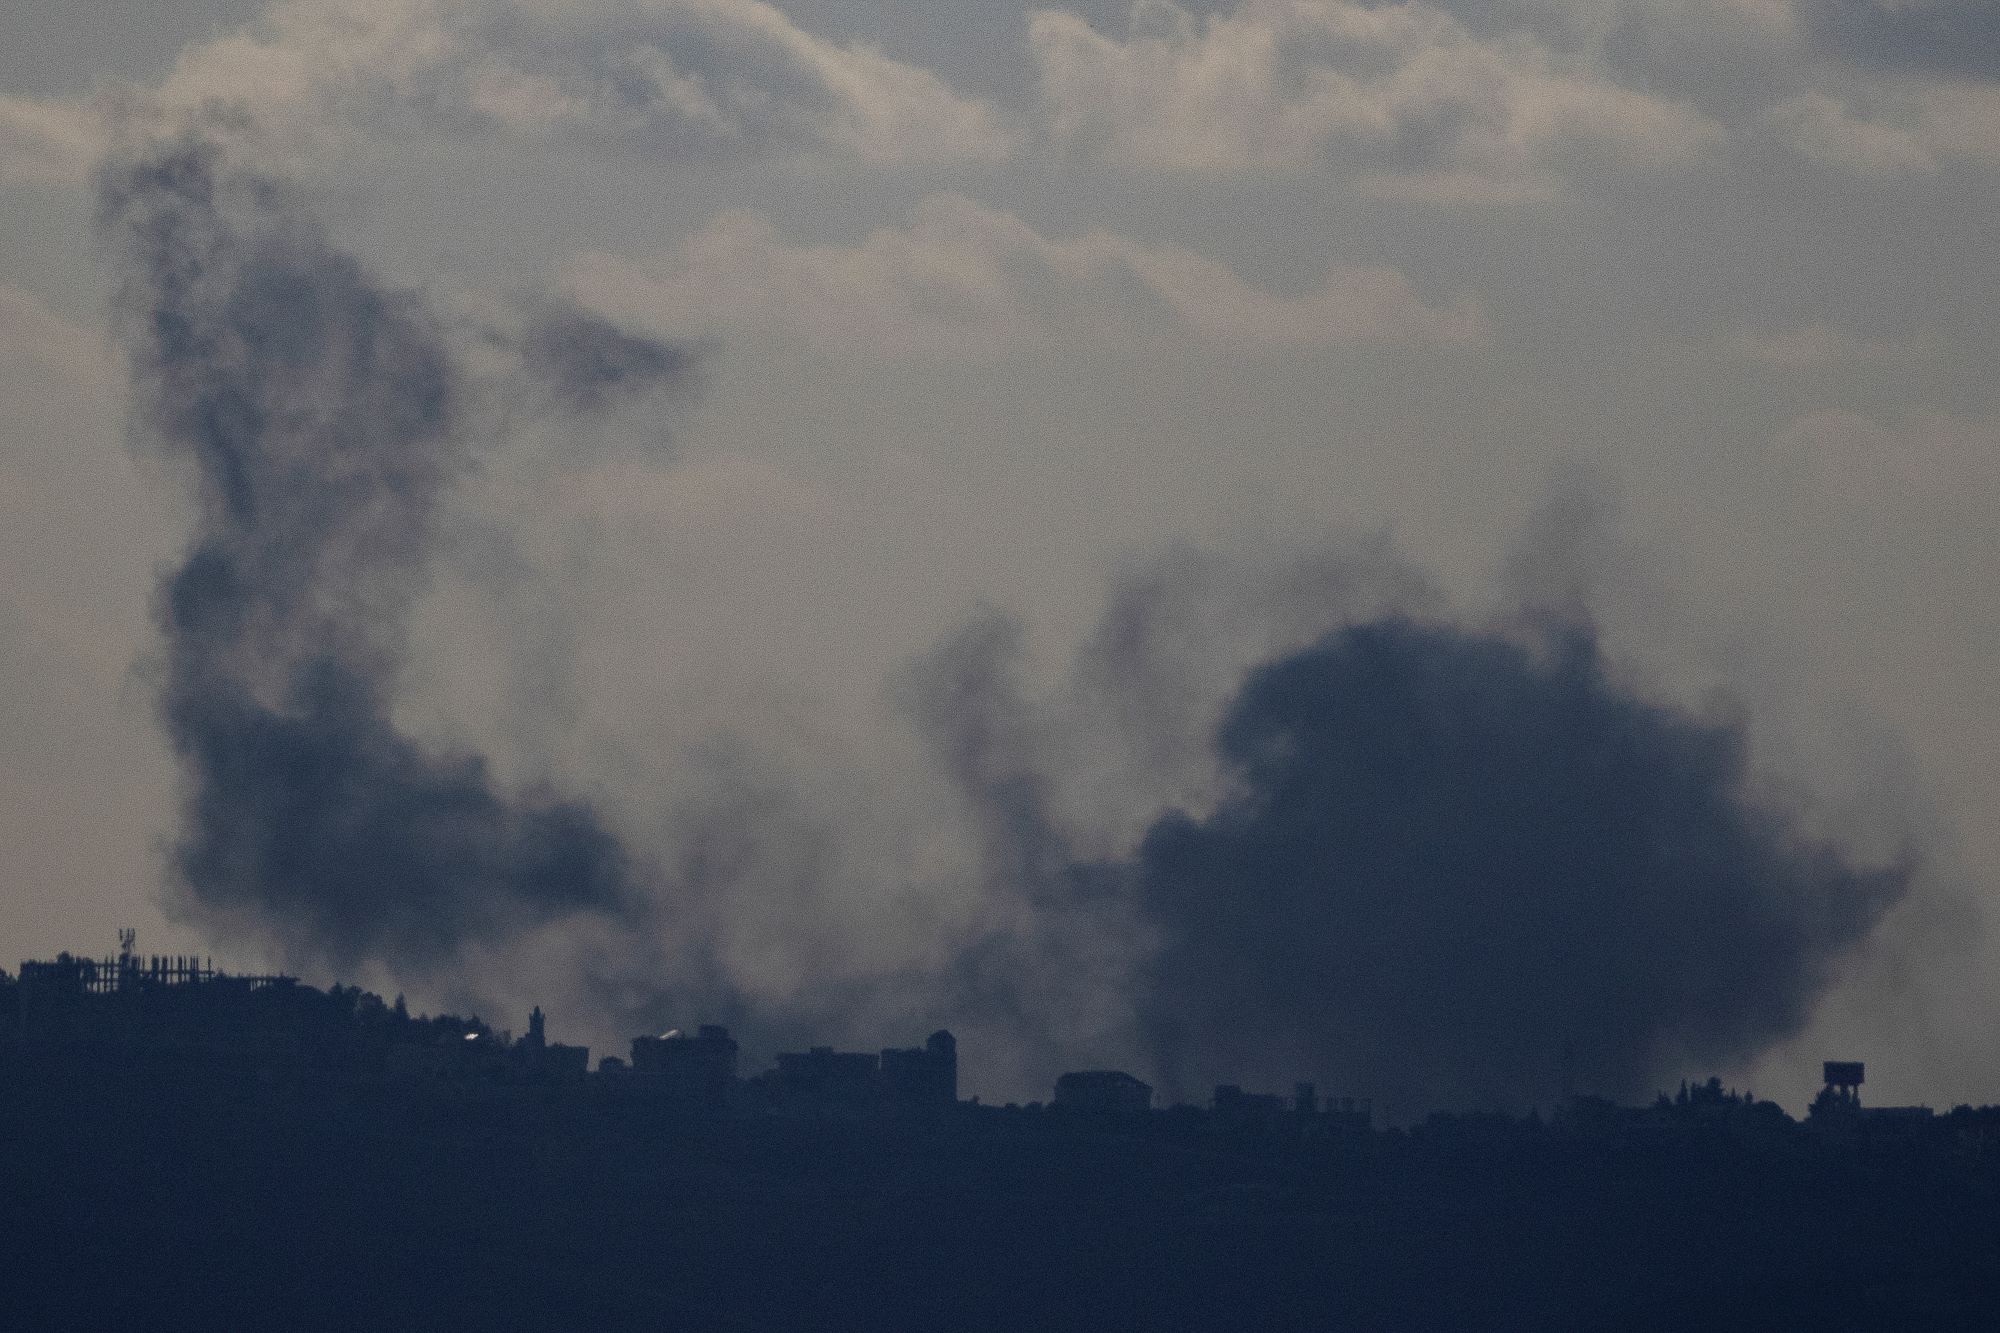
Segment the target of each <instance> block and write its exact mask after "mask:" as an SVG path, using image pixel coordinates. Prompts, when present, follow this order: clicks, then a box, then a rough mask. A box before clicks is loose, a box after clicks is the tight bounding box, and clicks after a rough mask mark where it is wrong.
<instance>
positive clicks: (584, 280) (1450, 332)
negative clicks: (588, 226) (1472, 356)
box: [567, 195, 1487, 356]
mask: <svg viewBox="0 0 2000 1333" xmlns="http://www.w3.org/2000/svg"><path fill="white" fill-rule="evenodd" d="M567 281H568V283H569V285H570V287H571V289H572V291H573V292H574V293H575V295H576V296H577V298H578V299H579V300H581V301H583V302H584V303H585V304H587V305H590V306H593V307H595V308H598V309H601V310H604V311H606V312H608V313H610V314H612V315H613V316H614V317H616V318H619V319H622V320H626V321H629V322H631V323H633V324H635V325H638V326H641V327H648V328H653V329H655V330H657V331H660V332H663V333H666V334H670V335H677V336H685V335H688V334H694V333H700V332H704V331H708V330H712V329H717V328H722V329H734V330H757V331H776V332H782V333H785V334H788V335H791V336H795V337H799V338H802V339H804V340H805V341H806V342H808V343H811V344H813V345H815V346H817V347H819V348H822V349H825V350H829V351H835V352H855V351H859V352H861V353H863V354H868V355H884V356H905V355H937V354H956V355H966V354H972V355H981V354H994V353H997V352H1000V351H1002V350H1004V349H1006V348H1007V347H1008V346H1010V345H1013V344H1015V343H1017V342H1019V341H1021V340H1024V339H1029V338H1042V337H1046V336H1049V335H1050V334H1052V333H1053V332H1056V331H1059V330H1062V329H1070V330H1072V331H1075V330H1079V329H1082V330H1093V331H1096V332H1099V333H1111V334H1116V335H1121V336H1123V337H1126V338H1128V339H1129V338H1131V337H1134V336H1138V335H1141V334H1143V333H1144V332H1145V331H1147V330H1151V329H1154V328H1164V329H1167V330H1171V331H1172V332H1173V333H1174V334H1175V335H1176V336H1179V337H1182V338H1186V339H1190V340H1193V341H1195V342H1198V343H1201V344H1203V345H1206V346H1210V347H1217V348H1224V349H1233V350H1237V351H1242V352H1258V351H1270V350H1274V349H1283V348H1288V347H1310V346H1319V345H1324V344H1329V343H1344V342H1393V343H1467V342H1476V341H1478V340H1480V339H1481V338H1483V337H1484V336H1485V334H1486V331H1487V324H1486V318H1485V315H1484V313H1483V312H1482V310H1481V308H1480V306H1479V304H1478V302H1477V301H1476V300H1474V299H1473V298H1471V297H1469V296H1460V297H1458V298H1456V299H1454V300H1453V301H1451V302H1450V303H1449V304H1446V305H1434V304H1430V303H1428V302H1426V301H1425V300H1424V299H1423V298H1422V297H1421V296H1419V294H1418V293H1417V292H1416V290H1415V289H1414V287H1413V286H1412V284H1411V283H1410V281H1409V279H1408V278H1406V277H1405V276H1404V275H1403V274H1402V273H1401V272H1399V271H1397V270H1395V269H1388V268H1374V267H1349V266H1343V265H1339V264H1333V265H1329V266H1328V267H1327V268H1326V269H1325V270H1323V271H1322V274H1321V275H1320V278H1319V280H1318V282H1317V283H1316V284H1315V285H1313V286H1312V287H1310V288H1308V289H1307V290H1305V291H1304V292H1301V293H1298V294H1280V293H1276V292H1272V291H1269V290H1266V289H1264V288H1261V287H1257V286H1255V285H1253V284H1251V283H1249V282H1247V281H1245V280H1244V279H1243V278H1242V277H1240V276H1238V275H1237V274H1236V273H1235V272H1233V271H1232V270H1231V269H1229V268H1228V267H1227V266H1226V265H1223V264H1221V263H1219V262H1217V261H1216V260H1213V259H1210V258H1207V257H1205V256H1203V255H1200V254H1197V253H1196V252H1194V251H1192V250H1188V249H1185V248H1182V247H1179V246H1171V245H1153V244H1149V243H1146V242H1143V241H1138V240H1135V239H1133V238H1131V237H1127V236H1122V235H1118V234H1115V233H1111V232H1104V231H1094V232H1087V233H1084V234H1082V235H1077V236H1071V237H1062V238H1051V237H1047V236H1044V235H1042V234H1041V233H1039V232H1037V231H1035V230H1034V229H1033V228H1032V227H1030V226H1029V225H1028V224H1027V223H1026V222H1024V221H1022V220H1021V219H1020V218H1018V217H1015V216H1014V215H1013V214H1010V213H1005V212H1000V211H997V210H994V209H990V208H988V207H986V206H984V205H982V204H979V203H976V202H974V201H972V200H970V199H966V198H964V197H962V196H959V195H934V196H932V197H930V198H928V199H926V200H924V201H923V202H922V203H921V204H919V205H918V206H917V208H916V210H915V212H914V215H913V216H912V217H911V219H910V221H909V223H908V224H907V225H904V226H901V227H884V228H880V229H877V230H876V231H873V232H871V233H869V234H868V236H867V237H865V238H864V239H863V240H861V241H860V242H859V243H858V244H855V245H846V246H843V245H797V244H793V243H791V242H789V241H787V240H785V239H784V237H783V236H781V235H780V234H779V232H778V230H777V228H776V227H775V226H773V225H772V223H771V222H770V221H769V220H767V219H766V218H764V217H762V216H760V215H758V214H756V213H750V212H741V211H738V212H730V213H726V214H723V215H722V216H720V217H718V218H716V219H715V220H714V221H712V222H711V223H710V224H709V225H708V226H707V227H705V228H703V229H702V230H701V231H700V232H698V233H697V234H695V235H694V236H691V237H689V238H688V239H687V240H685V241H683V242H682V243H681V244H680V245H678V246H677V247H675V248H674V249H673V250H672V251H669V252H668V253H666V254H664V255H661V256H658V257H656V258H653V259H650V260H642V261H634V260H629V259H625V258H620V257H616V256H611V255H605V254H592V255H586V256H583V257H581V258H579V259H578V260H576V261H573V262H572V264H571V265H570V266H569V269H568V272H567Z"/></svg>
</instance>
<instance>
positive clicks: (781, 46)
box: [0, 0, 1011, 178]
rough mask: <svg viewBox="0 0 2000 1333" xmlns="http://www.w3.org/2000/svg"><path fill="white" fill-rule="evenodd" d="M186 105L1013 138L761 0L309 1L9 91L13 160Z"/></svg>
mask: <svg viewBox="0 0 2000 1333" xmlns="http://www.w3.org/2000/svg"><path fill="white" fill-rule="evenodd" d="M189 117H195V118H198V119H199V120H201V121H202V122H203V123H204V125H205V127H206V129H207V132H209V133H210V134H211V135H214V134H217V133H220V132H221V131H222V129H223V128H225V127H233V128H234V129H235V130H236V131H237V137H239V138H245V139H248V140H252V141H254V143H255V145H256V146H257V147H259V148H261V149H262V150H264V151H265V152H266V153H268V154H275V155H276V157H277V159H278V160H279V161H280V162H282V163H283V164H284V165H286V166H290V167H296V166H298V165H299V163H300V161H301V160H302V159H307V158H311V157H314V156H316V155H318V154H323V153H325V152H327V151H329V150H337V149H339V148H341V147H343V146H345V145H347V144H348V143H350V142H351V141H352V140H354V139H355V138H357V137H361V138H368V137H380V138H390V139H395V138H401V137H407V136H410V135H413V134H416V135H421V134H427V133H435V132H444V133H452V134H459V135H465V136H472V137H495V138H508V139H514V140H519V141H529V142H547V143H563V144H584V145H588V146H591V147H594V148H598V149H605V150H612V151H618V152H625V153H631V154H637V155H641V156H646V157H652V158H660V159H666V160H682V159H688V158H698V159H716V158H720V159H737V158H743V157H753V156H762V155H770V154H788V153H829V154H833V155H836V156H841V157H848V158H856V159H860V160H863V161H868V162H875V163H901V162H913V161H958V160H993V159H998V158H1002V157H1005V156H1006V155H1007V154H1008V152H1009V151H1010V147H1011V138H1010V135H1009V133H1008V131H1007V130H1006V128H1005V127H1004V126H1003V125H1002V124H1001V123H1000V121H999V119H998V117H997V114H996V113H995V111H994V110H993V109H992V108H991V107H990V106H988V105H986V104H984V103H981V102H977V101H969V100H966V99H964V98H961V97H959V96H958V95H957V94H955V93H954V92H953V91H952V90H951V89H950V88H949V87H948V86H946V84H945V83H944V82H943V81H942V80H940V79H939V78H937V77H936V76H935V75H933V74H931V73H929V72H928V71H925V70H922V69H919V68H917V67H915V66H912V65H907V64H904V63H902V62H900V61H897V60H893V59H891V58H890V57H888V56H886V55H884V54H883V53H882V52H881V51H879V50H877V49H876V48H874V47H871V46H868V45H865V44H860V43H839V42H832V41H828V40H825V39H823V38H820V37H816V36H814V35H812V34H810V33H808V32H806V31H804V30H803V29H801V28H799V27H798V26H797V25H796V24H794V23H793V22H792V21H791V20H790V19H789V18H788V17H786V15H785V14H784V12H783V11H781V10H779V9H777V8H775V7H774V6H772V5H769V4H765V3H763V0H563V2H562V3H530V2H529V0H310V2H308V0H296V2H295V3H289V4H283V5H280V6H278V7H276V8H274V9H273V10H271V11H270V12H269V13H268V14H266V15H265V16H264V17H262V18H261V19H259V20H258V21H257V22H255V23H253V24H251V25H249V26H247V27H244V28H241V29H237V30H235V31H232V32H229V33H227V34H225V35H222V36H219V37H217V38H215V39H214V40H212V41H209V42H205V43H199V44H195V45H192V46H189V47H188V48H186V49H185V50H183V51H182V52H181V54H180V57H179V59H178V61H177V62H176V63H175V65H174V68H173V70H172V72H171V73H170V74H169V75H168V76H167V78H166V79H165V81H164V82H163V83H162V84H161V85H160V86H159V87H158V88H157V89H150V90H132V89H127V90H123V91H122V92H120V93H118V94H116V95H112V96H107V97H104V98H100V99H97V100H95V101H92V102H79V101H49V102H32V101H24V100H21V99H0V166H9V165H11V169H12V171H14V172H19V173H23V174H28V173H39V174H42V175H61V176H64V177H66V178H69V177H74V176H75V175H76V174H77V166H76V164H77V162H78V161H80V160H87V159H88V158H89V157H90V156H94V150H95V149H97V148H98V147H100V146H101V140H102V139H103V138H104V137H105V136H104V130H103V128H102V127H103V126H105V125H106V124H107V123H110V124H116V125H119V126H121V127H123V128H126V129H131V128H133V127H137V126H144V125H147V124H164V125H166V126H167V127H169V128H170V129H172V128H178V127H179V126H181V125H182V124H184V123H186V121H187V120H188V118H189Z"/></svg>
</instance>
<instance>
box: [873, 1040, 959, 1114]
mask: <svg viewBox="0 0 2000 1333" xmlns="http://www.w3.org/2000/svg"><path fill="white" fill-rule="evenodd" d="M880 1070H881V1076H882V1093H883V1096H885V1097H886V1098H887V1099H888V1100H889V1101H890V1102H892V1103H895V1104H897V1105H901V1106H930V1105H939V1104H948V1103H951V1102H956V1101H957V1100H958V1042H957V1041H956V1040H955V1039H954V1038H953V1037H952V1035H951V1034H950V1033H949V1032H946V1031H944V1030H942V1029H940V1030H938V1031H936V1032H933V1033H931V1035H930V1037H929V1039H928V1040H926V1041H925V1042H924V1044H923V1045H922V1046H913V1047H911V1048H909V1049H907V1050H884V1051H883V1052H882V1062H881V1066H880Z"/></svg>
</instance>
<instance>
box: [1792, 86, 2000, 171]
mask: <svg viewBox="0 0 2000 1333" xmlns="http://www.w3.org/2000/svg"><path fill="white" fill-rule="evenodd" d="M1768 114H1769V119H1770V122H1771V125H1772V127H1773V129H1774V130H1775V131H1776V133H1777V134H1778V136H1779V138H1780V139H1781V140H1782V141H1783V142H1784V143H1786V144H1787V145H1789V146H1790V147H1791V148H1792V149H1793V150H1794V151H1796V152H1798V153H1801V154H1803V155H1804V156H1806V157H1809V158H1811V159H1813V160H1814V161H1816V162H1820V163H1823V164H1825V165H1828V166H1833V167H1839V168H1842V169H1844V170H1847V171H1852V172H1856V173H1860V174H1864V175H1899V174H1912V173H1915V174H1923V173H1931V172H1936V171H1938V170H1940V169H1942V168H1943V167H1944V166H1945V165H1947V164H1950V163H1960V164H1964V165H1968V166H1973V167H1978V168H1983V169H1987V170H1991V169H1993V168H1995V167H2000V86H1987V85H1983V84H1970V83H1924V84H1919V85H1903V84H1891V85H1887V86H1885V87H1883V88H1880V89H1877V90H1873V91H1872V92H1870V93H1864V95H1863V96H1862V97H1861V98H1858V99H1856V100H1853V101H1849V100H1844V99H1842V98H1838V97H1834V96H1832V95H1831V94H1828V93H1823V92H1812V93H1806V94H1804V95H1802V96H1799V97H1795V98H1791V99H1789V100H1787V101H1784V102H1781V103H1779V104H1778V105H1776V106H1774V107H1772V108H1771V110H1770V112H1769V113H1768Z"/></svg>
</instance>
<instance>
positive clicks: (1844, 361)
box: [1722, 323, 1935, 370]
mask: <svg viewBox="0 0 2000 1333" xmlns="http://www.w3.org/2000/svg"><path fill="white" fill-rule="evenodd" d="M1722 348H1723V350H1724V351H1725V352H1727V353H1729V354H1730V355H1732V356H1737V357H1741V358H1742V359H1744V360H1746V361H1751V362H1754V363H1756V364H1758V365H1762V366H1769V367H1771V368H1773V369H1776V370H1819V369H1824V368H1826V367H1829V366H1838V365H1854V364H1869V365H1881V364H1885V363H1894V362H1901V361H1910V360H1913V359H1915V358H1918V357H1921V356H1924V355H1925V354H1926V353H1928V352H1930V351H1933V350H1935V342H1934V339H1932V338H1931V337H1929V336H1926V335H1918V336H1915V337H1911V338H1862V337H1858V336H1856V335H1855V334H1853V333H1851V332H1849V331H1847V330H1845V329H1842V328H1840V327H1839V326H1837V325H1834V324H1824V323H1821V324H1804V325H1801V326H1799V327H1797V328H1792V329H1780V330H1771V331H1763V330H1744V331H1740V332H1737V333H1732V334H1730V335H1728V336H1727V337H1725V338H1724V339H1723V340H1722Z"/></svg>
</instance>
